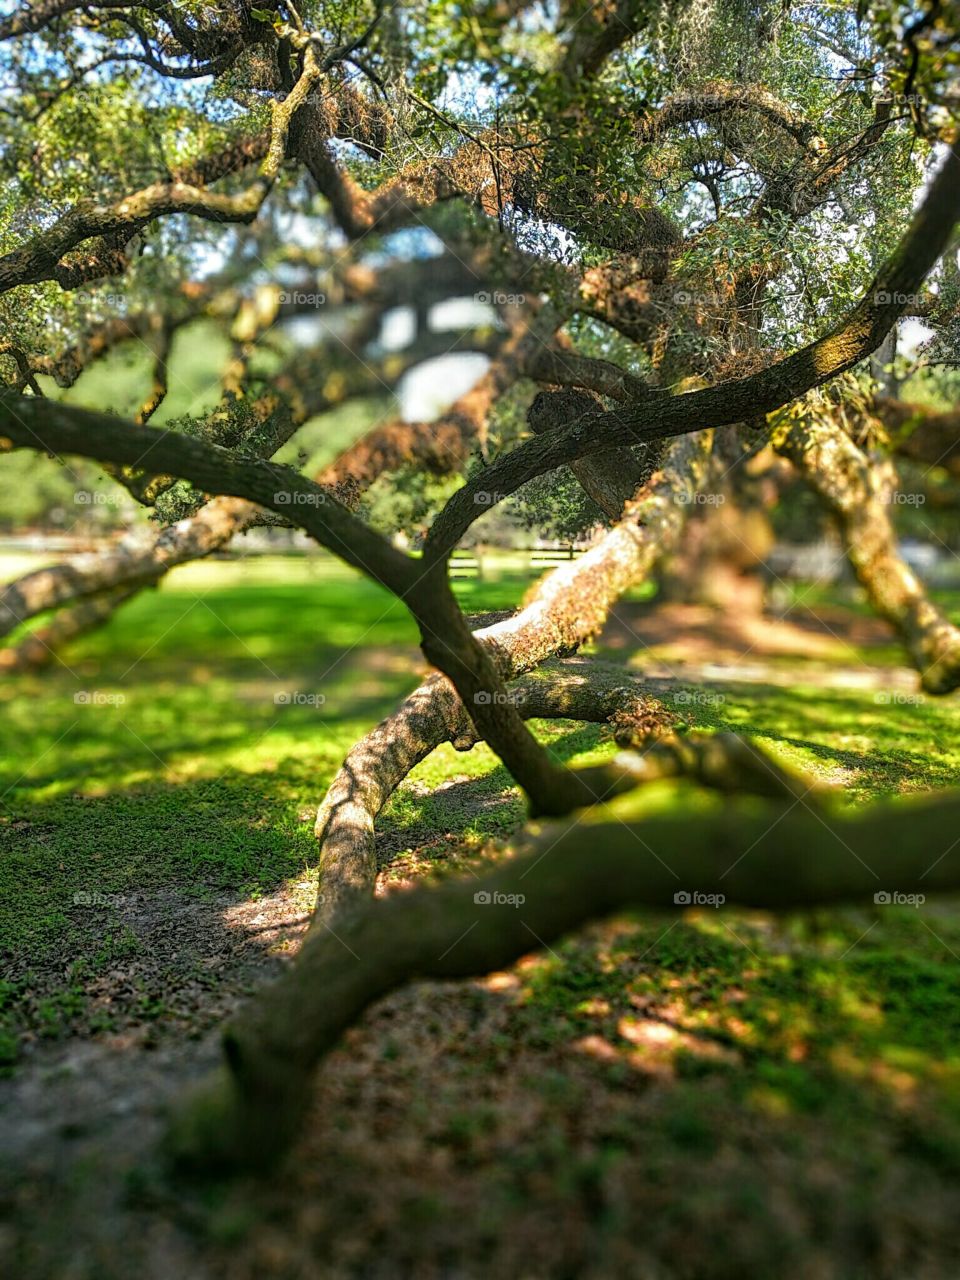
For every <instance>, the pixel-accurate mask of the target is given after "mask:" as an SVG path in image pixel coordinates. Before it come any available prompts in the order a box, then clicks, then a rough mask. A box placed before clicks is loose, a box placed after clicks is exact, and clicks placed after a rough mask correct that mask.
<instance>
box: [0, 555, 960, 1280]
mask: <svg viewBox="0 0 960 1280" xmlns="http://www.w3.org/2000/svg"><path fill="white" fill-rule="evenodd" d="M3 576H4V577H6V576H8V575H7V574H4V575H3ZM526 576H529V575H525V574H524V573H522V572H521V571H519V569H515V570H510V571H506V572H504V573H502V574H501V575H499V576H494V577H491V578H490V579H489V580H487V581H485V582H482V583H474V582H469V583H465V584H462V588H461V589H462V592H463V595H464V599H465V603H466V605H467V607H468V609H470V610H471V611H476V612H480V611H483V610H487V609H496V608H504V607H508V606H510V605H512V604H513V603H515V602H516V600H517V599H518V597H519V595H520V594H521V593H522V588H523V584H524V580H525V577H526ZM946 603H947V604H948V606H950V605H952V606H953V612H954V616H956V615H957V612H958V610H957V607H956V605H957V602H956V601H950V600H948V601H946ZM811 605H813V606H815V609H814V611H813V612H811V611H810V608H809V606H811ZM598 648H599V650H600V651H601V652H604V653H605V654H606V656H608V657H611V658H614V659H615V660H617V661H623V662H628V663H629V664H630V665H631V666H633V667H634V668H636V669H638V670H640V671H643V672H644V673H645V674H648V675H650V676H651V677H653V678H655V679H656V680H657V681H658V684H657V687H658V689H659V690H660V691H661V692H662V694H663V696H664V697H665V698H666V699H667V700H670V701H672V702H673V703H674V705H676V707H677V708H678V709H680V710H682V711H683V712H684V714H685V715H686V716H687V718H688V719H689V720H690V721H691V722H693V723H698V724H702V725H705V726H711V725H712V726H722V727H736V728H738V729H741V730H745V731H748V732H750V733H752V734H755V735H756V736H757V738H758V740H759V741H761V742H763V743H764V744H765V745H766V746H767V747H768V748H769V749H771V750H773V751H774V752H775V753H776V754H777V755H778V757H779V758H780V759H782V760H784V761H786V762H790V763H793V764H794V765H796V766H798V767H801V768H803V769H805V770H807V771H808V772H810V773H814V774H816V775H817V776H819V777H820V778H822V779H825V780H827V781H830V782H833V783H834V784H837V785H841V786H842V787H843V788H845V792H846V797H847V802H849V803H859V802H862V801H864V800H866V799H869V798H870V797H872V796H875V795H877V794H896V793H901V792H913V791H921V790H924V789H926V788H929V787H942V786H947V785H951V784H953V783H955V780H956V776H957V767H958V759H960V753H958V749H957V742H958V734H957V730H958V727H960V704H958V702H957V701H956V699H953V700H947V701H934V700H930V699H927V700H923V699H918V698H917V696H916V693H915V687H916V682H915V679H914V677H913V676H912V675H911V674H910V673H909V672H907V671H906V670H905V669H903V668H902V667H900V666H899V665H898V656H897V652H896V649H895V647H894V646H892V645H891V644H890V642H889V638H888V636H887V635H886V633H885V632H884V631H883V630H882V628H880V627H879V626H878V625H876V624H874V623H873V622H872V621H871V620H870V619H869V617H868V616H867V615H866V613H865V611H864V610H863V609H862V608H860V607H859V606H856V605H853V606H850V605H849V604H846V603H843V602H841V601H838V600H837V599H836V598H832V597H831V598H829V599H826V598H824V597H823V595H822V593H818V592H814V591H807V592H805V593H799V596H798V599H797V600H796V601H795V602H794V607H793V608H792V609H791V610H790V611H789V613H788V616H787V617H786V618H785V619H784V620H782V621H770V620H768V621H767V622H764V623H757V622H751V621H750V620H749V619H747V618H736V617H734V618H732V617H718V616H716V615H713V614H707V613H704V612H703V611H698V610H691V609H683V608H681V607H679V606H671V607H668V608H664V609H660V610H657V609H655V608H654V607H652V606H651V604H650V603H648V602H644V601H641V600H633V601H630V600H628V601H626V602H625V603H624V604H623V605H622V606H621V607H620V609H619V610H618V611H617V615H616V617H615V618H614V619H613V620H612V621H611V623H610V626H609V627H608V629H607V632H606V633H605V635H604V636H603V637H602V639H601V641H600V644H599V646H598ZM66 663H67V667H64V668H57V669H54V670H51V671H48V672H47V673H45V674H44V675H43V676H41V677H36V678H31V679H23V680H19V681H17V682H10V683H8V684H6V685H5V686H4V688H3V690H2V692H0V697H2V698H3V700H4V708H3V710H4V716H3V719H2V724H0V735H2V736H0V748H2V780H0V893H2V897H0V939H2V942H0V945H2V963H3V982H2V986H0V1019H2V1023H0V1026H2V1041H0V1050H2V1054H3V1060H4V1062H5V1064H6V1075H5V1078H4V1079H3V1080H0V1125H2V1130H3V1139H2V1144H0V1145H2V1152H3V1154H2V1174H3V1184H2V1192H0V1196H2V1200H0V1205H2V1209H3V1211H4V1214H5V1219H6V1221H5V1225H4V1226H3V1227H2V1228H0V1272H2V1273H3V1274H10V1275H14V1274H16V1275H21V1276H25V1277H27V1278H28V1280H33V1278H34V1277H37V1278H39V1277H52V1276H56V1277H60V1276H64V1277H70V1280H74V1278H76V1280H93V1278H94V1277H96V1278H97V1280H100V1278H102V1277H103V1278H106V1280H110V1278H111V1277H124V1278H125V1277H128V1276H141V1275H142V1276H146V1277H157V1278H158V1280H168V1278H170V1277H174V1276H176V1277H187V1278H189V1277H197V1278H198V1280H201V1278H202V1280H206V1278H207V1277H220V1276H228V1275H229V1276H230V1277H232V1278H239V1280H245V1278H246V1277H250V1278H251V1280H253V1277H258V1278H259V1277H264V1276H267V1277H288V1276H289V1277H314V1276H316V1277H323V1278H324V1280H325V1278H326V1277H331V1278H336V1277H341V1276H342V1277H381V1276H382V1277H395V1276H401V1277H406V1276H412V1277H417V1278H418V1280H419V1278H420V1277H424V1278H425V1280H427V1278H431V1280H432V1278H433V1277H437V1278H440V1277H444V1278H447V1277H453V1278H457V1280H459V1278H460V1277H471V1278H472V1277H474V1276H477V1277H480V1276H484V1277H486V1276H491V1275H497V1276H509V1277H524V1278H526V1277H530V1278H536V1277H551V1278H552V1277H567V1276H570V1277H574V1276H577V1277H580V1276H585V1277H590V1278H593V1277H597V1278H604V1280H605V1278H606V1277H613V1276H617V1277H620V1276H638V1277H643V1278H644V1280H647V1278H648V1277H649V1278H650V1280H659V1278H660V1277H670V1278H672V1277H697V1278H698V1280H699V1278H701V1277H715V1276H716V1277H721V1276H722V1277H726V1276H731V1277H732V1276H738V1277H740V1276H749V1277H757V1278H758V1280H765V1278H766V1277H771V1278H772V1277H777V1280H780V1278H782V1277H791V1278H793V1277H798V1278H803V1280H806V1278H807V1277H810V1280H820V1277H828V1278H833V1277H836V1278H837V1280H858V1278H859V1277H864V1278H866V1277H870V1280H875V1278H876V1277H897V1280H901V1278H902V1277H907V1276H909V1277H911V1280H940V1278H941V1277H943V1278H947V1277H950V1278H951V1280H953V1278H955V1277H956V1276H957V1275H960V1242H958V1232H957V1227H956V1223H957V1222H958V1221H960V1001H958V999H957V995H958V983H957V979H958V968H960V912H958V910H957V908H956V905H955V904H954V903H953V902H950V901H938V902H937V903H933V902H931V903H927V904H925V905H924V906H923V907H922V908H920V909H914V910H911V909H898V908H895V907H886V906H884V907H877V908H871V909H869V910H868V909H863V910H857V911H846V912H829V913H827V912H824V913H821V914H818V915H816V916H813V917H811V916H810V915H806V916H803V917H791V918H787V919H773V918H769V917H765V916H761V915H757V914H744V913H731V912H724V913H719V914H718V913H712V912H706V913H701V914H696V913H693V914H690V915H688V916H685V917H680V918H671V919H669V920H665V919H664V918H663V917H662V916H654V915H650V916H634V917H630V918H621V919H617V920H614V921H610V922H606V923H603V924H598V925H595V926H593V927H591V928H590V929H587V930H584V931H583V932H581V933H579V934H577V935H576V936H574V937H571V938H569V939H568V940H566V941H565V942H563V943H562V944H560V945H558V946H556V947H555V948H554V949H553V950H552V951H546V952H542V953H535V954H532V955H531V956H529V957H527V958H525V959H524V960H522V961H521V962H520V963H519V964H517V965H516V966H515V967H514V968H513V969H511V970H510V971H509V972H507V973H502V974H493V975H489V976H488V977H486V978H484V979H482V980H479V981H476V982H467V983H460V984H455V985H451V986H440V985H437V984H422V985H420V986H417V987H414V988H411V989H409V990H407V991H404V992H401V993H399V994H397V995H395V996H393V997H390V998H389V999H387V1000H385V1001H383V1002H381V1003H380V1004H379V1005H377V1006H376V1007H375V1008H374V1009H372V1010H371V1011H370V1013H369V1014H368V1016H367V1017H366V1018H364V1019H363V1021H362V1022H361V1023H360V1024H359V1025H358V1026H357V1027H356V1028H355V1029H354V1030H352V1031H351V1032H350V1033H349V1034H348V1036H347V1037H346V1038H345V1040H344V1043H343V1044H342V1046H341V1047H340V1048H339V1049H338V1050H337V1051H336V1052H335V1053H334V1054H332V1055H331V1056H330V1057H329V1058H328V1059H327V1060H326V1063H325V1064H324V1068H323V1071H322V1073H321V1076H320V1080H319V1085H318V1090H317V1098H316V1105H315V1107H314V1110H313V1113H312V1115H311V1117H310V1120H309V1123H308V1124H307V1125H306V1126H305V1130H304V1134H303V1138H302V1141H301V1143H300V1145H299V1147H298V1148H297V1150H296V1151H295V1152H294V1154H293V1156H292V1158H291V1159H290V1161H289V1162H288V1164H287V1165H286V1166H285V1168H284V1169H283V1171H281V1173H280V1174H279V1175H278V1176H277V1177H275V1178H274V1179H272V1180H271V1182H270V1183H269V1185H268V1186H262V1185H261V1186H252V1185H249V1184H245V1185H242V1186H239V1187H232V1188H223V1187H219V1188H212V1189H211V1188H207V1189H205V1190H203V1191H202V1192H201V1191H199V1190H196V1189H183V1188H180V1189H178V1190H177V1191H176V1192H173V1191H171V1189H170V1187H169V1186H168V1185H167V1184H166V1183H165V1182H164V1181H163V1179H162V1178H161V1177H160V1176H159V1175H158V1171H157V1165H156V1161H155V1159H154V1155H153V1151H154V1144H155V1140H156V1138H157V1137H158V1135H159V1133H160V1131H161V1128H162V1116H163V1111H164V1108H165V1107H166V1106H168V1105H170V1104H171V1103H175V1101H176V1099H177V1097H178V1096H179V1095H180V1094H181V1092H182V1091H183V1089H184V1088H185V1087H186V1086H187V1085H188V1084H189V1082H190V1081H191V1080H192V1079H193V1078H194V1077H196V1076H197V1075H198V1074H200V1073H201V1071H202V1070H203V1069H204V1067H205V1066H207V1065H208V1064H209V1063H210V1062H211V1061H212V1060H213V1058H214V1056H215V1054H216V1027H217V1025H218V1024H219V1023H220V1022H221V1020H222V1019H223V1017H224V1016H225V1014H226V1013H228V1012H229V1010H230V1009H231V1008H232V1007H233V1006H234V1005H235V1003H236V1002H237V1001H238V1000H239V999H241V998H242V997H243V995H244V994H245V993H246V992H247V991H249V990H250V989H252V987H254V986H256V985H258V984H259V983H262V982H264V981H266V980H267V979H268V978H269V976H270V974H271V973H272V972H275V971H276V970H277V968H278V966H280V965H282V964H283V963H284V961H285V959H286V958H288V957H289V956H290V955H291V954H292V952H293V951H294V950H295V948H296V945H297V939H298V937H299V935H300V933H301V932H302V929H303V927H304V925H305V921H306V917H307V916H308V914H309V911H310V908H311V905H312V902H313V895H314V894H315V892H316V886H315V878H314V875H313V868H314V858H315V848H314V843H313V839H312V835H311V828H312V821H313V813H314V810H315V807H316V803H317V801H318V800H319V799H320V798H321V796H322V794H323V790H324V787H325V785H326V783H327V781H328V780H329V778H330V777H331V775H332V773H333V771H334V770H335V768H336V766H337V764H338V763H339V760H340V759H341V757H342V755H343V754H344V752H345V751H346V750H347V748H348V747H349V746H350V745H351V743H352V742H353V741H354V740H355V739H356V738H357V737H359V736H360V735H361V734H362V733H363V732H364V731H365V730H366V729H368V728H369V727H370V726H371V725H372V724H373V723H375V722H376V720H377V719H378V718H380V717H381V716H382V715H384V714H386V713H387V712H388V711H390V710H391V709H392V708H393V706H395V704H396V702H397V701H398V700H399V699H400V698H401V697H402V695H403V694H404V692H405V691H407V690H408V689H409V688H410V687H411V683H412V681H413V679H414V672H415V670H416V668H417V667H418V664H419V658H418V653H417V649H416V637H415V633H414V629H413V627H412V626H411V625H410V623H409V622H408V621H407V619H406V617H405V615H404V613H403V610H402V609H401V608H400V607H399V606H397V605H395V604H391V603H390V602H389V601H388V600H387V599H386V598H385V597H384V596H383V595H382V594H381V593H380V592H379V591H378V590H377V589H376V588H374V587H373V586H370V585H369V584H365V583H361V582H358V581H357V580H356V579H355V578H354V577H353V576H352V575H350V574H348V573H347V571H346V570H343V569H340V568H338V567H336V566H335V565H332V564H331V562H330V561H329V560H328V559H326V558H324V557H316V558H311V559H309V560H302V561H297V562H293V563H291V562H283V563H280V562H277V561H267V560H259V561H257V560H250V561H246V562H244V563H242V564H223V563H217V562H213V563H208V564H203V565H196V566H191V567H190V568H189V569H186V570H183V571H181V572H179V573H178V574H177V575H174V576H172V577H171V580H170V581H169V583H168V584H167V585H166V586H165V587H164V588H163V590H162V591H161V592H159V593H157V594H155V595H153V596H152V597H150V596H145V597H144V598H142V599H141V600H140V601H138V602H136V603H135V604H134V605H132V606H131V607H130V608H128V609H127V611H126V612H124V613H122V614H121V615H119V616H118V618H117V619H116V621H115V623H114V624H113V625H112V626H111V627H110V628H109V629H108V630H107V631H105V632H103V633H101V634H100V635H98V636H96V637H91V638H90V639H88V640H87V641H85V642H84V643H83V644H81V645H79V646H77V647H76V648H75V649H74V650H73V651H71V652H70V653H69V654H67V655H66ZM77 695H80V697H79V698H78V696H77ZM121 699H122V701H121ZM540 730H541V731H542V732H543V733H544V735H545V736H548V737H549V738H550V740H551V741H552V742H553V744H554V749H555V750H556V751H557V753H558V754H559V755H561V756H562V757H563V758H565V759H577V760H580V761H582V760H586V759H590V758H597V757H599V756H600V755H602V754H603V753H605V752H607V751H609V750H610V749H611V748H610V746H609V744H608V743H607V742H606V741H605V735H604V734H603V732H602V731H600V730H598V729H595V728H586V729H585V728H582V727H578V726H575V725H571V724H562V723H561V724H555V725H551V726H540ZM506 782H507V780H506V778H505V776H504V774H503V772H502V770H500V769H499V768H497V767H495V765H494V762H493V760H492V758H491V757H490V755H489V753H487V752H486V751H485V750H484V749H482V748H478V749H475V750H474V751H473V752H471V753H469V754H457V753H455V752H453V751H452V749H444V750H442V751H440V752H437V753H436V754H435V756H433V757H432V758H431V759H430V760H428V761H426V762H425V763H424V765H422V766H421V767H420V768H419V769H418V770H417V771H416V772H415V774H414V775H412V776H411V778H410V780H409V782H408V783H407V784H406V785H405V786H404V788H403V789H402V791H401V792H400V793H399V794H398V796H397V797H396V798H395V800H394V801H393V803H392V804H391V806H390V810H389V812H388V813H387V815H385V819H384V821H383V822H382V824H381V833H380V837H379V846H380V852H381V860H382V872H381V884H380V891H381V892H390V891H392V890H393V889H394V888H395V887H396V886H398V885H399V884H402V883H404V882H407V881H411V880H413V879H417V878H420V877H423V876H429V875H435V874H443V873H444V872H448V871H449V870H451V869H455V868H456V867H458V866H463V865H467V864H470V863H471V862H472V861H473V860H475V859H477V858H479V857H480V853H481V848H482V847H483V845H484V843H485V842H486V841H488V840H489V838H490V837H491V836H495V837H502V836H506V835H508V834H509V832H510V831H511V830H512V829H514V827H515V826H516V824H517V823H518V822H519V821H520V819H521V817H522V812H521V807H520V803H519V799H518V797H517V796H516V794H515V793H514V792H513V791H512V790H511V789H509V788H508V787H507V785H506ZM689 803H696V796H695V795H693V794H692V793H691V792H689V791H688V790H685V789H684V788H677V787H667V786H659V787H657V788H656V789H652V790H651V792H650V793H649V795H648V796H646V797H645V798H644V799H643V801H642V804H643V805H646V806H650V807H657V806H661V805H662V806H671V805H677V804H682V805H685V804H689Z"/></svg>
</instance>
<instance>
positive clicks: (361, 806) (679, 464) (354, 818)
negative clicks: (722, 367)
mask: <svg viewBox="0 0 960 1280" xmlns="http://www.w3.org/2000/svg"><path fill="white" fill-rule="evenodd" d="M711 443H712V437H711V433H710V432H702V433H700V434H699V435H697V436H690V437H686V438H684V439H681V440H678V441H676V442H675V443H674V444H673V445H672V446H671V447H670V448H669V449H668V450H667V452H666V455H665V457H664V460H663V467H662V470H661V471H660V472H659V473H658V474H657V475H655V476H654V477H653V478H652V479H651V481H650V482H649V484H647V485H646V486H645V487H644V488H643V489H641V490H640V492H639V493H638V495H637V498H636V501H635V502H634V503H632V504H630V505H629V506H628V508H627V512H626V513H625V514H624V516H623V519H622V520H621V522H620V523H619V524H618V525H616V526H615V527H614V528H613V529H610V530H609V531H608V532H607V533H606V534H604V535H603V537H602V538H601V539H600V540H599V542H598V543H597V544H596V545H595V546H594V547H591V549H590V550H589V551H587V552H586V553H585V554H584V555H582V556H581V557H580V558H579V559H577V560H574V561H571V562H570V564H567V565H563V566H561V567H560V568H558V569H555V570H554V571H553V572H552V573H550V574H548V575H547V576H546V577H545V578H543V579H542V580H541V581H540V582H538V583H537V584H536V586H535V587H534V588H533V590H532V591H531V592H530V594H529V595H528V596H527V598H526V600H525V601H524V604H523V607H522V608H521V610H520V611H519V612H518V613H517V614H515V615H514V616H512V617H510V618H507V619H506V620H504V621H501V622H497V623H494V624H493V625H492V626H489V627H485V628H483V629H482V630H480V631H477V632H476V636H477V639H478V640H480V641H481V642H482V643H483V644H484V645H485V646H487V647H488V648H489V649H490V651H491V653H492V654H493V656H494V660H495V662H496V664H497V667H498V669H499V671H500V674H501V676H502V678H503V679H504V680H511V679H514V678H516V677H517V676H519V675H522V674H523V673H524V672H527V671H530V670H532V669H533V668H534V667H536V666H538V665H539V664H540V663H541V662H543V661H545V660H546V659H547V658H550V657H553V656H555V655H557V654H566V653H573V652H575V651H576V649H578V648H579V647H580V645H582V644H584V643H585V642H586V641H587V640H589V639H590V638H591V637H592V636H594V635H596V634H598V632H599V631H600V629H601V627H602V626H603V623H604V621H605V620H606V617H607V614H608V612H609V610H610V609H611V607H612V606H613V605H614V604H615V603H616V601H617V600H618V599H619V597H620V596H621V595H622V594H623V592H624V591H625V590H626V589H627V588H628V587H630V586H632V585H633V584H634V583H636V582H638V581H640V580H642V579H643V577H644V576H645V575H646V574H647V573H649V572H650V570H651V568H652V567H653V565H654V564H655V563H656V562H657V560H658V559H659V557H660V556H661V555H662V554H664V552H665V551H667V550H669V548H670V547H671V546H672V545H673V544H674V542H675V541H676V539H677V537H678V536H679V533H680V530H681V528H682V527H683V523H684V520H685V517H686V513H687V512H688V511H689V510H690V505H689V499H690V497H691V496H692V494H693V493H695V492H696V490H697V489H698V487H699V485H700V483H701V482H702V479H703V475H704V473H705V471H706V467H707V460H708V457H709V451H710V446H711ZM518 705H519V706H520V707H521V709H522V708H523V705H524V704H523V703H520V704H518ZM446 741H452V742H453V743H454V745H455V746H458V747H460V748H465V747H469V746H471V745H472V744H473V742H474V741H476V733H475V730H474V726H473V724H472V723H471V722H470V719H469V717H468V716H467V715H466V713H465V712H464V709H463V706H462V704H461V703H460V700H459V699H458V697H457V695H456V693H455V691H454V690H453V688H452V687H451V686H450V684H449V682H448V681H446V680H444V679H442V678H441V677H439V676H431V677H430V678H428V679H427V680H426V681H425V682H424V684H422V685H421V686H420V687H419V688H418V689H416V690H415V691H414V692H413V693H412V694H411V695H410V696H409V697H408V698H407V699H406V701H405V702H404V703H403V705H402V706H401V707H400V708H399V709H398V710H397V711H396V712H395V713H394V714H393V715H392V716H389V717H388V718H387V719H386V720H384V721H383V722H382V723H381V724H379V725H378V726H377V727H376V728H375V729H374V730H373V731H372V732H371V733H369V734H368V735H367V736H366V737H365V738H363V739H361V741H360V742H358V743H357V744H356V746H354V747H353V748H352V749H351V751H350V752H349V753H348V755H347V758H346V760H345V761H344V763H343V765H342V766H341V768H340V771H339V772H338V774H337V776H336V777H335V778H334V780H333V782H332V783H331V785H330V787H329V789H328V791H327V794H326V797H325V798H324V801H323V803H322V804H321V806H320V810H319V812H318V814H317V822H316V827H315V833H316V836H317V838H318V840H320V842H321V851H320V892H321V899H322V901H321V906H320V912H321V915H322V917H323V918H327V917H329V916H330V915H331V914H332V913H333V912H335V911H337V910H339V908H340V906H341V905H342V904H343V903H344V902H345V901H346V900H348V899H350V898H352V897H353V896H354V895H356V894H359V893H369V892H371V891H372V888H373V883H374V879H375V877H376V853H375V848H374V822H375V820H376V817H377V815H378V814H379V813H380V810H381V809H382V808H383V806H384V805H385V804H386V802H387V800H388V799H389V797H390V796H391V795H392V793H393V792H394V791H395V790H396V788H397V787H398V786H399V785H400V783H401V782H402V781H403V779H404V778H405V777H406V776H407V774H408V773H409V772H410V770H411V769H413V768H414V767H415V766H416V765H417V764H419V763H420V761H421V760H423V759H425V758H426V757H427V756H428V755H429V754H430V752H431V751H432V750H433V749H434V748H435V747H437V746H439V745H440V743H441V742H446Z"/></svg>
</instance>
